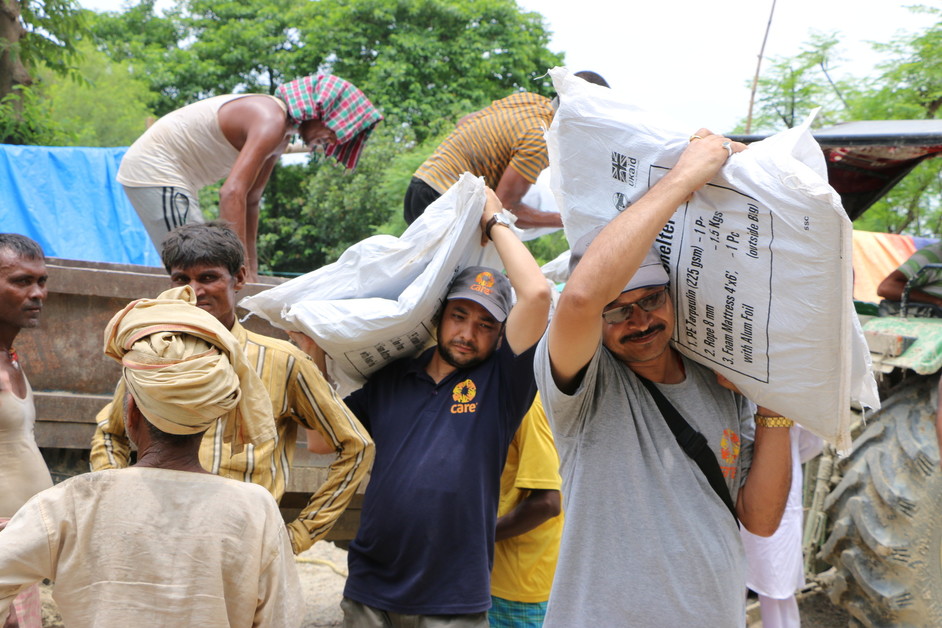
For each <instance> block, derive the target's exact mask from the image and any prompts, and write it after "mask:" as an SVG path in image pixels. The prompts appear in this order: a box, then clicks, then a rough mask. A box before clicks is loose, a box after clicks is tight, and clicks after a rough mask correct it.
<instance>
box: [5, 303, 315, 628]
mask: <svg viewBox="0 0 942 628" xmlns="http://www.w3.org/2000/svg"><path fill="white" fill-rule="evenodd" d="M195 303H196V298H195V295H194V293H193V290H192V288H190V287H189V286H185V287H183V288H175V289H173V290H168V291H167V292H164V293H163V294H161V295H160V296H159V297H158V298H157V299H140V300H138V301H134V302H132V303H131V304H130V305H128V306H127V307H126V308H124V309H123V310H122V311H121V312H119V313H118V314H117V315H115V317H114V318H113V319H112V320H111V322H110V323H109V324H108V328H107V329H106V331H105V354H106V355H108V356H109V357H112V358H114V359H115V360H118V361H119V362H121V364H122V367H123V378H124V381H125V383H126V385H127V389H128V395H127V397H126V398H125V404H126V416H127V419H126V421H127V432H128V435H129V436H130V437H131V438H132V439H133V440H134V442H135V443H136V444H137V447H138V461H137V464H136V465H134V466H133V467H131V468H128V469H113V470H106V471H96V472H92V473H87V474H85V475H79V476H76V477H74V478H71V479H69V480H67V481H65V482H63V483H61V484H59V485H57V486H54V487H53V488H50V489H47V490H45V491H43V492H41V493H39V494H38V495H36V496H35V497H34V498H33V499H31V500H30V501H29V502H27V503H26V505H25V506H23V508H21V509H20V510H19V511H18V512H17V513H16V515H15V516H14V517H13V518H12V519H11V520H10V523H9V524H8V525H7V527H6V528H5V529H4V530H3V531H2V532H0V617H5V616H6V614H7V610H8V607H9V604H10V601H11V600H12V598H13V596H15V595H16V593H17V592H18V591H19V590H20V589H21V588H23V587H24V586H26V585H28V584H31V583H33V582H36V581H38V580H41V579H43V578H49V579H51V580H55V593H54V597H55V600H56V602H57V604H58V606H59V610H60V612H61V613H62V616H63V619H64V621H65V624H66V625H67V626H70V628H83V627H89V628H91V627H95V628H108V627H119V626H122V627H123V626H131V625H139V624H142V623H143V624H148V625H158V626H204V627H209V626H219V627H223V626H246V627H248V626H260V625H263V626H296V625H299V624H300V620H301V618H302V617H303V614H304V613H303V599H302V597H301V589H300V582H299V580H298V575H297V572H296V569H295V566H294V560H293V553H292V551H291V545H290V543H289V540H288V534H287V530H286V529H285V526H284V523H283V521H282V519H281V514H280V513H279V511H278V506H277V505H276V504H275V501H274V499H273V498H272V496H271V495H270V494H269V493H268V491H266V490H265V489H264V488H262V487H260V486H257V485H254V484H249V483H245V482H239V481H236V480H230V479H226V478H221V477H218V476H216V475H212V474H210V473H207V472H206V471H205V470H204V469H203V468H202V467H201V466H200V463H199V448H200V443H201V441H202V436H203V432H205V431H206V429H207V428H208V427H209V426H210V425H212V424H214V423H215V421H216V419H217V418H219V417H221V416H224V417H225V422H226V425H227V426H228V427H229V428H230V429H227V433H226V438H227V439H229V440H231V442H232V445H233V448H234V449H238V448H240V447H242V446H243V445H244V444H245V443H247V442H252V443H255V444H258V443H261V442H264V441H266V440H269V439H271V438H274V436H275V428H274V423H273V421H272V414H271V403H270V401H269V399H268V395H267V393H266V392H265V389H264V387H263V386H262V382H261V380H259V378H258V376H257V375H256V374H255V372H254V371H253V370H252V369H251V367H250V365H249V364H248V363H247V362H246V360H245V357H244V355H243V353H242V349H241V347H240V346H239V343H238V342H237V341H236V339H235V338H234V337H233V336H232V335H231V334H230V333H229V331H228V330H227V329H226V328H225V327H224V326H223V325H222V324H221V323H220V322H219V321H218V320H216V319H215V318H214V317H213V316H212V315H211V314H209V313H207V312H204V311H203V310H201V309H199V308H197V307H195ZM171 321H172V322H171ZM248 416H252V417H253V418H254V420H252V421H244V420H243V419H244V418H247V417H248Z"/></svg>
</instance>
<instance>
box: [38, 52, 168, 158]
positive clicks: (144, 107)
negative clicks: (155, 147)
mask: <svg viewBox="0 0 942 628" xmlns="http://www.w3.org/2000/svg"><path fill="white" fill-rule="evenodd" d="M78 51H79V52H80V54H81V57H80V59H81V60H80V61H79V62H78V64H77V66H76V72H77V73H78V74H79V75H80V76H81V78H80V79H76V78H74V77H72V76H59V75H57V74H55V73H54V72H52V71H51V69H49V68H48V67H45V66H43V67H40V68H39V70H38V72H37V76H38V78H39V82H38V89H39V90H40V92H41V94H42V96H43V100H44V102H45V104H46V105H47V106H48V111H49V114H50V115H51V116H52V118H53V119H54V120H56V121H57V123H58V125H59V129H60V131H61V134H62V136H63V138H62V139H63V140H64V141H63V142H60V143H65V144H68V145H74V146H127V145H129V144H130V143H131V142H133V141H134V140H136V139H137V138H138V136H140V134H141V133H143V132H144V130H145V129H146V128H147V119H148V118H152V117H153V113H152V112H151V110H150V107H149V105H150V103H151V102H153V101H154V99H155V94H154V93H153V92H151V91H150V89H149V86H148V85H147V84H146V83H144V82H142V81H140V80H138V79H136V78H134V77H133V76H131V75H130V73H129V71H128V68H127V62H124V63H116V62H113V61H111V60H110V59H108V57H107V56H106V55H105V54H104V53H102V52H99V51H98V50H95V48H93V47H92V45H91V43H90V42H87V41H86V42H82V43H80V44H79V46H78Z"/></svg>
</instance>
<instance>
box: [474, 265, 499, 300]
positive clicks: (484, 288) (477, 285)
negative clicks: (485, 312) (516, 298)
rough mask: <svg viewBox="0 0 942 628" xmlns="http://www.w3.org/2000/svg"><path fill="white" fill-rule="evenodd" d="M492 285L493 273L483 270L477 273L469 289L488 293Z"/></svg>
mask: <svg viewBox="0 0 942 628" xmlns="http://www.w3.org/2000/svg"><path fill="white" fill-rule="evenodd" d="M493 287H494V274H493V273H491V272H489V271H486V270H485V271H483V272H480V273H478V274H477V276H476V277H475V278H474V283H473V284H471V289H472V290H475V291H477V292H482V293H484V294H490V293H491V288H493Z"/></svg>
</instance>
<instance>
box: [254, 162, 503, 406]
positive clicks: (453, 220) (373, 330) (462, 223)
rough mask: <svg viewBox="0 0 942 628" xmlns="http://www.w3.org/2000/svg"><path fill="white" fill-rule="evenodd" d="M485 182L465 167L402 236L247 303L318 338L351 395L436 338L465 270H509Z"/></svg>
mask: <svg viewBox="0 0 942 628" xmlns="http://www.w3.org/2000/svg"><path fill="white" fill-rule="evenodd" d="M484 200H485V197H484V181H483V179H481V178H475V177H473V176H472V175H470V174H467V173H466V174H464V175H463V176H462V177H461V179H460V180H459V181H458V183H456V184H455V185H454V186H453V187H452V188H451V189H450V190H448V192H446V193H445V194H444V195H442V196H441V198H439V199H438V200H436V201H435V202H434V203H432V204H431V205H429V207H428V209H426V210H425V213H424V214H422V216H420V217H419V218H418V219H417V220H416V221H415V222H414V223H412V225H410V226H409V228H408V229H406V231H405V233H403V234H402V236H401V237H399V238H395V237H393V236H373V237H371V238H367V239H366V240H363V241H362V242H359V243H357V244H354V245H353V246H351V247H350V248H349V249H347V250H346V251H345V252H344V253H343V255H341V256H340V258H339V259H338V260H337V261H336V262H334V263H333V264H329V265H327V266H324V267H323V268H319V269H318V270H315V271H313V272H310V273H308V274H306V275H304V276H302V277H298V278H296V279H292V280H291V281H288V282H285V283H283V284H281V285H280V286H277V287H275V288H272V289H271V290H267V291H265V292H262V293H260V294H257V295H255V296H252V297H248V298H246V299H243V300H242V301H241V302H240V305H241V306H242V307H245V308H246V309H248V310H249V311H250V312H251V313H253V314H256V315H258V316H261V317H263V318H265V319H267V320H269V321H270V322H271V323H272V324H274V325H275V326H277V327H281V328H283V329H287V330H292V331H301V332H304V333H306V334H308V335H309V336H311V337H312V338H314V339H315V340H316V341H317V343H318V344H319V345H320V347H321V348H322V349H324V351H325V352H326V353H327V355H328V356H329V357H330V360H329V364H328V369H329V372H330V375H331V377H332V379H333V380H334V382H335V383H336V385H337V389H338V392H339V393H340V394H341V395H346V394H348V393H350V392H352V391H354V390H356V389H357V388H359V387H360V386H362V385H363V382H364V381H365V379H366V377H367V376H368V375H369V374H370V373H372V372H374V371H376V370H378V369H380V368H382V367H383V366H385V365H386V364H388V363H390V362H392V361H394V360H396V359H399V358H401V357H406V356H409V355H413V354H415V353H416V352H418V351H419V350H421V349H422V347H424V346H425V345H426V344H427V342H428V341H429V339H430V338H431V336H432V331H433V329H434V326H433V324H432V319H433V318H434V316H435V314H436V313H437V312H438V309H439V307H440V305H441V303H442V302H443V300H444V298H445V295H446V293H447V290H448V286H449V285H450V284H451V281H452V279H453V278H454V277H455V275H457V274H458V272H459V271H461V270H462V269H464V268H466V267H467V266H475V265H478V264H480V265H485V266H491V267H494V268H497V269H502V268H503V265H502V264H501V262H500V257H498V255H497V251H496V250H495V249H494V246H493V245H492V244H488V245H487V246H486V247H482V246H481V235H480V233H481V232H480V229H479V227H478V225H479V224H480V220H481V212H482V211H483V208H484Z"/></svg>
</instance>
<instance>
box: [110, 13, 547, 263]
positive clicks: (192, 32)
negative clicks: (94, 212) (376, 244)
mask: <svg viewBox="0 0 942 628" xmlns="http://www.w3.org/2000/svg"><path fill="white" fill-rule="evenodd" d="M92 31H93V33H94V41H95V43H96V45H97V46H98V47H99V48H100V49H101V50H103V51H104V52H106V53H107V54H108V55H109V56H110V57H111V58H112V59H113V60H115V61H122V62H130V71H131V73H132V75H133V76H136V77H139V78H140V79H142V80H145V81H147V82H148V84H149V85H150V86H151V90H152V91H154V92H155V93H157V94H159V96H158V99H157V101H156V102H155V103H154V107H155V111H156V113H157V114H164V113H166V112H167V111H170V110H172V109H176V108H178V107H180V106H183V105H185V104H188V103H190V102H193V101H194V100H197V99H200V98H205V97H208V96H212V95H216V94H220V93H229V92H235V91H240V92H241V91H249V92H252V91H254V92H266V93H271V92H272V91H273V89H274V87H276V86H277V85H279V84H281V83H282V82H284V81H286V80H289V79H293V78H295V77H298V76H303V75H308V74H314V73H317V72H319V71H323V72H332V73H334V74H336V75H338V76H341V77H343V78H345V79H347V80H350V81H351V82H353V83H354V84H355V85H357V86H358V87H359V88H360V89H361V90H363V92H364V93H365V94H366V95H367V96H368V97H369V98H370V100H372V101H373V103H374V104H375V105H377V107H379V108H380V109H381V110H382V111H383V113H384V115H385V116H386V118H387V119H386V121H385V122H383V123H381V124H380V125H379V127H378V128H377V129H376V130H375V131H374V133H373V136H372V137H371V139H370V141H369V143H368V144H367V146H366V149H365V151H364V154H363V157H362V159H361V161H360V165H359V167H358V170H357V172H355V173H345V172H343V170H342V169H341V168H337V167H336V164H335V162H334V161H333V160H328V161H327V162H325V163H320V164H311V165H309V166H295V167H290V168H283V167H282V168H277V169H276V171H275V173H274V174H273V176H272V179H271V181H270V182H269V184H268V186H267V188H266V193H265V198H264V200H263V204H262V208H261V212H262V219H261V222H260V238H259V253H260V256H261V261H262V264H263V267H264V268H267V269H268V270H278V271H286V272H305V271H309V270H311V269H313V268H316V267H317V266H319V265H321V264H323V263H325V262H329V261H332V260H333V259H334V258H336V257H337V255H339V253H340V252H341V251H342V250H343V249H344V248H346V246H348V245H349V244H352V243H353V242H356V241H358V240H360V239H362V238H364V237H366V236H367V235H370V234H372V233H374V232H375V231H376V230H380V229H381V230H384V231H387V232H400V231H401V230H402V229H403V228H404V227H405V225H404V223H403V222H402V220H401V218H400V214H401V211H402V196H403V194H404V191H405V187H406V186H407V185H408V182H409V179H410V177H411V174H412V172H413V171H414V170H415V168H416V167H417V166H418V165H419V164H420V163H421V161H422V160H424V158H425V157H427V156H428V154H430V153H431V152H432V150H433V149H434V147H435V145H436V144H437V140H438V139H439V138H440V137H441V136H442V135H443V133H444V132H446V131H447V130H449V129H450V128H451V127H452V126H453V125H454V123H455V121H456V120H457V118H458V117H459V116H460V115H463V114H465V113H469V112H471V111H474V110H476V109H479V108H480V107H482V106H484V105H486V104H488V103H489V102H490V101H491V100H494V99H496V98H501V97H503V96H506V95H507V94H509V93H511V92H513V91H517V90H520V89H527V90H531V91H536V92H539V93H543V94H549V93H550V92H551V89H552V87H551V83H550V81H549V79H548V77H545V76H543V75H544V74H545V72H546V69H547V68H549V67H552V66H554V65H558V64H560V63H561V62H562V57H561V55H556V54H553V53H551V52H550V51H549V50H548V49H547V44H548V41H549V34H548V33H547V32H546V30H545V27H544V24H543V19H542V17H541V16H540V15H539V14H536V13H525V12H522V11H521V10H520V8H519V6H518V5H517V4H516V2H515V1H514V0H477V1H476V2H473V3H468V2H465V1H463V0H415V1H412V0H318V1H317V2H309V1H307V0H241V1H237V0H180V1H179V2H178V3H177V4H176V5H175V7H174V9H173V10H171V11H169V12H166V13H165V14H163V15H157V14H156V12H155V8H154V1H153V0H144V1H142V2H140V3H139V4H138V5H136V6H134V7H130V8H129V9H127V10H126V11H124V12H122V13H120V14H103V15H98V16H96V17H95V19H94V20H93V22H92ZM433 141H434V143H432V142H433ZM425 142H428V143H427V144H426V143H425ZM214 205H215V201H214V199H213V190H211V189H210V190H206V191H205V192H204V193H203V194H201V206H203V207H204V208H206V209H207V210H208V211H210V212H212V211H213V206H214Z"/></svg>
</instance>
